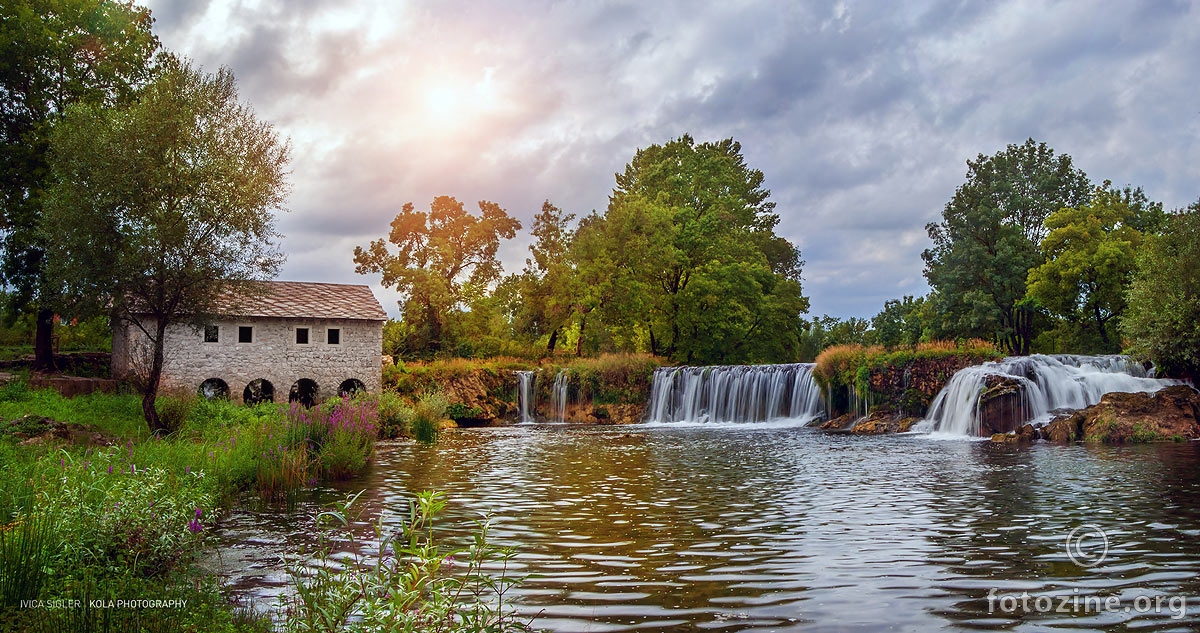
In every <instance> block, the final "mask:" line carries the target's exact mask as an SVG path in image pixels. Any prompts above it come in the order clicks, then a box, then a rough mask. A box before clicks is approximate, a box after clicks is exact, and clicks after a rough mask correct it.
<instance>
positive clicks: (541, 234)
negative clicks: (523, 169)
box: [511, 200, 577, 354]
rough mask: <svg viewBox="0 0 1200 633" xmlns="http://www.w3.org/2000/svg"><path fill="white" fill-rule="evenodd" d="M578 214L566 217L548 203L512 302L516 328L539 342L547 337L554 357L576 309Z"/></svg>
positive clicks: (532, 230) (539, 217) (536, 223)
mask: <svg viewBox="0 0 1200 633" xmlns="http://www.w3.org/2000/svg"><path fill="white" fill-rule="evenodd" d="M574 219H575V214H573V213H566V212H564V211H563V210H562V209H559V208H558V207H556V206H554V205H553V204H551V203H550V201H549V200H547V201H545V202H544V203H542V210H541V211H540V212H538V213H537V215H535V216H534V218H533V226H532V227H531V228H530V233H531V234H532V235H533V237H534V242H533V243H532V244H530V245H529V254H530V255H531V257H530V258H528V259H526V260H525V269H524V270H523V271H522V272H521V274H520V276H518V277H516V278H515V279H513V280H512V281H511V283H513V284H516V287H517V288H516V293H515V297H514V298H515V299H516V301H513V304H514V309H513V312H514V314H513V317H514V321H515V328H516V330H517V331H519V332H523V333H525V334H526V335H529V336H532V337H534V338H536V339H540V338H542V337H545V339H546V353H547V354H552V353H554V348H555V347H556V346H557V345H558V342H559V339H560V338H561V335H562V333H563V329H564V327H565V326H566V325H567V323H568V322H569V320H570V319H571V317H572V316H573V315H574V313H575V306H576V299H575V298H576V294H577V293H576V275H575V265H574V263H573V262H572V260H571V257H570V250H571V241H572V239H573V238H574V233H575V232H574V230H573V229H572V228H571V221H572V220H574Z"/></svg>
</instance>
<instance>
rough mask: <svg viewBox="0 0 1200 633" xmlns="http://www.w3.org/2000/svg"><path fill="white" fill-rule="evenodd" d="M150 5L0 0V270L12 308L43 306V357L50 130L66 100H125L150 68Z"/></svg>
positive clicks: (50, 296)
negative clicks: (0, 224) (0, 235)
mask: <svg viewBox="0 0 1200 633" xmlns="http://www.w3.org/2000/svg"><path fill="white" fill-rule="evenodd" d="M152 22H153V21H152V20H151V18H150V12H149V11H147V10H146V9H144V8H142V7H140V6H136V5H134V4H132V3H131V2H112V1H109V0H36V1H33V0H17V1H13V2H5V3H3V4H0V60H3V63H0V94H3V95H4V97H3V99H0V113H2V115H0V212H2V215H3V217H4V226H5V230H4V235H3V248H2V249H0V252H2V255H3V257H2V260H0V272H2V274H3V277H4V280H5V285H6V287H7V289H11V290H12V292H11V293H9V294H7V296H6V298H7V299H8V300H9V301H8V306H7V307H8V308H9V310H10V313H11V312H17V313H22V312H23V313H33V312H36V313H38V314H39V319H38V329H39V337H38V339H39V345H38V350H37V351H38V355H39V360H41V361H48V360H49V356H50V354H51V347H50V329H51V327H52V320H51V316H52V314H53V313H52V312H51V311H50V310H49V308H50V307H51V306H52V305H53V304H54V303H55V302H56V300H57V298H58V293H59V289H60V286H59V285H58V284H57V283H55V282H53V281H52V280H49V279H47V277H46V269H45V267H46V264H47V261H48V260H49V258H48V257H47V256H46V251H47V249H48V248H50V246H51V245H52V244H53V241H52V238H50V237H48V235H47V233H46V231H45V230H44V229H47V228H49V229H53V228H54V227H53V221H50V220H48V219H47V218H45V217H44V213H43V211H44V205H45V194H46V191H47V189H48V188H49V187H50V186H51V184H52V183H53V180H54V178H55V176H53V175H51V173H50V170H49V169H48V154H49V137H50V134H51V132H52V130H54V129H55V128H56V127H57V124H58V122H59V120H60V118H61V117H62V115H63V114H64V112H66V111H67V110H68V108H69V107H70V106H72V104H85V105H87V106H92V107H110V106H113V105H116V104H120V103H126V102H128V101H129V100H130V99H131V98H132V96H133V92H134V90H135V89H136V88H137V87H138V86H139V85H141V84H142V83H143V82H145V81H146V80H147V79H149V77H150V73H151V67H152V64H151V58H152V56H153V55H154V53H155V51H156V50H157V49H158V47H159V42H158V38H157V37H155V36H154V35H153V34H152V33H151V31H150V27H151V23H152Z"/></svg>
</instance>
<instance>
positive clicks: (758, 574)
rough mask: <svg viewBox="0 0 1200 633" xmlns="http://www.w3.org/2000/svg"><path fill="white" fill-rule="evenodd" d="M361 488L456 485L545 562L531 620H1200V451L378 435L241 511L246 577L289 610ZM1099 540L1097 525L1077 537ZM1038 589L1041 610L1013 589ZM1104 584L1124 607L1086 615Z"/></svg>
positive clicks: (370, 494)
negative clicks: (367, 466)
mask: <svg viewBox="0 0 1200 633" xmlns="http://www.w3.org/2000/svg"><path fill="white" fill-rule="evenodd" d="M359 489H366V493H365V494H364V495H363V497H362V500H363V501H362V503H363V504H364V506H365V507H366V509H367V513H366V514H367V516H374V515H378V514H380V513H382V514H383V515H384V516H385V517H389V518H388V521H389V522H392V523H394V522H396V517H397V516H398V514H399V513H400V512H402V511H405V508H406V507H407V506H406V500H407V499H408V498H410V497H411V495H412V493H413V492H415V491H421V490H442V491H445V492H446V493H447V496H448V498H449V499H450V500H451V509H450V512H449V513H448V516H447V517H446V519H445V521H444V522H443V525H446V526H447V527H448V529H449V530H450V532H451V533H457V534H465V533H466V531H467V530H468V528H469V527H470V525H471V522H472V521H473V520H475V519H477V518H479V516H480V515H481V514H485V513H490V514H491V515H492V523H493V532H492V534H493V536H494V537H495V540H496V541H497V542H498V543H500V544H504V545H513V546H516V547H517V548H518V549H519V551H520V555H519V557H518V559H517V561H518V563H519V564H520V569H519V571H520V572H522V573H527V574H530V577H529V578H528V579H527V580H526V581H525V582H524V583H523V584H522V585H521V586H520V588H519V589H517V590H515V591H514V594H513V595H514V596H515V597H516V599H517V601H518V602H519V604H520V605H521V611H522V612H523V613H527V614H534V613H539V612H540V613H541V615H540V616H539V617H538V619H537V620H536V622H535V624H536V625H537V626H539V627H541V628H543V629H548V630H552V631H598V632H599V631H801V630H814V629H815V630H834V631H837V630H844V631H888V630H914V631H923V630H936V629H943V630H1017V631H1039V630H1046V629H1072V630H1178V631H1192V630H1196V629H1197V627H1198V626H1200V577H1198V573H1200V539H1198V537H1200V444H1197V443H1190V444H1168V445H1155V446H1139V447H1103V446H1052V445H1045V444H1039V445H1034V446H1027V447H1012V446H1002V445H993V444H991V443H988V442H968V441H937V440H933V439H930V438H929V437H927V436H921V435H902V436H890V437H852V436H845V435H826V434H823V433H820V432H817V431H813V430H810V429H806V428H778V427H776V428H766V427H758V428H753V427H750V426H749V425H731V426H725V427H712V426H692V427H678V426H669V425H663V426H650V425H637V426H630V427H616V428H614V427H577V426H565V425H532V426H517V427H508V428H490V429H464V430H457V431H453V432H449V433H446V434H444V435H443V440H442V442H441V443H440V444H438V445H437V446H435V447H421V446H417V445H413V444H393V445H381V446H380V448H379V454H378V460H377V463H376V464H375V466H374V467H373V469H372V470H371V471H370V472H369V473H368V475H366V476H365V477H364V478H362V479H359V480H356V481H354V482H349V483H348V484H347V485H345V486H343V487H342V488H340V489H323V490H321V491H319V492H318V493H317V494H316V495H315V498H314V499H313V500H310V501H308V502H306V503H303V504H301V506H300V507H298V508H297V509H296V510H294V511H292V512H283V511H267V512H252V511H239V512H238V513H235V514H234V516H232V517H230V518H229V519H228V520H226V521H225V522H224V525H223V526H222V528H221V531H220V533H219V536H220V539H221V540H222V542H223V543H224V544H225V545H224V547H222V548H221V551H220V564H221V565H222V568H223V569H224V570H225V571H226V572H227V573H228V574H229V576H230V580H231V582H232V584H233V585H234V587H235V589H236V590H237V591H238V592H239V593H241V594H242V595H244V596H249V597H253V598H255V599H256V600H257V601H258V603H259V604H260V605H261V604H271V603H273V600H274V596H275V595H277V594H278V593H279V591H280V590H281V587H282V585H283V583H284V580H285V579H284V577H283V575H282V574H281V573H280V567H281V565H280V563H279V557H280V556H281V555H283V554H294V553H296V552H298V551H300V549H301V548H302V547H304V546H306V545H309V544H311V538H312V536H311V530H312V520H313V519H312V517H313V514H314V513H315V512H316V511H317V509H318V507H319V504H320V503H321V502H325V501H328V500H330V499H333V498H337V497H339V496H342V495H344V494H345V492H347V491H350V490H354V491H357V490H359ZM1085 524H1090V525H1094V526H1097V527H1099V528H1101V529H1102V530H1104V532H1105V533H1106V534H1107V536H1108V539H1109V544H1110V547H1109V551H1108V553H1107V556H1106V557H1105V558H1104V560H1103V561H1102V562H1100V563H1099V564H1098V565H1095V566H1092V567H1084V566H1081V565H1078V564H1076V563H1074V562H1073V561H1072V560H1071V559H1070V558H1069V557H1068V555H1067V549H1066V539H1067V536H1068V534H1070V533H1071V531H1072V530H1073V529H1075V528H1077V527H1079V526H1081V525H1085ZM360 529H362V532H363V533H364V534H366V533H368V531H367V530H366V529H365V528H364V527H363V526H360ZM1088 531H1089V530H1084V531H1083V532H1080V533H1079V534H1086V533H1088ZM1101 548H1102V543H1101V541H1100V540H1099V537H1095V536H1093V537H1091V538H1088V539H1084V540H1083V541H1082V542H1081V544H1080V546H1079V551H1080V552H1081V553H1083V554H1084V555H1086V556H1091V557H1094V556H1096V555H1098V554H1099V553H1100V551H1101ZM1084 562H1088V561H1086V560H1085V561H1084ZM992 589H995V592H991V593H992V595H993V596H994V598H993V600H992V601H991V603H990V607H991V608H990V611H991V612H989V600H988V595H989V592H990V591H991V590H992ZM1023 592H1027V593H1028V595H1029V601H1028V604H1029V607H1030V612H1029V613H1026V612H1025V611H1024V610H1023V609H1022V608H1021V607H1020V606H1018V605H1016V604H1015V598H1019V597H1020V596H1021V595H1022V593H1023ZM1095 595H1100V596H1116V597H1118V598H1119V599H1120V600H1121V601H1122V602H1121V603H1120V605H1119V606H1118V607H1117V610H1116V612H1105V613H1097V612H1096V611H1097V609H1095V608H1094V605H1093V608H1092V609H1091V612H1085V611H1084V607H1083V605H1084V600H1083V597H1084V596H1095ZM1076 596H1078V602H1077V604H1078V605H1079V606H1078V608H1077V609H1072V608H1071V603H1070V602H1068V604H1067V606H1068V609H1069V610H1073V611H1075V612H1074V613H1054V612H1051V613H1044V614H1043V613H1037V612H1036V608H1037V607H1038V606H1039V605H1038V603H1037V602H1035V601H1036V600H1037V599H1038V598H1041V605H1042V606H1045V605H1046V604H1047V602H1050V601H1051V597H1053V600H1052V604H1053V607H1052V608H1057V607H1059V606H1060V604H1062V600H1061V598H1066V599H1067V600H1069V601H1070V600H1074V599H1075V597H1076ZM1004 598H1008V601H1007V602H1005V601H1003V600H1002V599H1004ZM1156 598H1157V599H1159V600H1160V608H1159V609H1158V613H1155V612H1154V609H1153V601H1154V600H1155V599H1156ZM1169 598H1175V602H1173V603H1172V602H1168V599H1169ZM1182 598H1186V603H1184V604H1181V603H1180V599H1182ZM1147 601H1149V602H1147ZM1004 606H1008V607H1010V610H1011V607H1014V606H1016V607H1017V609H1016V610H1015V611H1014V612H1012V613H1005V612H1003V610H1002V607H1004ZM1126 606H1128V607H1129V608H1130V609H1129V611H1128V612H1125V611H1124V607H1126ZM1172 606H1173V607H1175V608H1174V609H1173V608H1172ZM1143 607H1149V609H1148V612H1144V613H1139V612H1138V611H1139V610H1141V611H1147V609H1146V608H1143ZM1181 613H1183V617H1180V615H1181Z"/></svg>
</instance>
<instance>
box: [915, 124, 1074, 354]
mask: <svg viewBox="0 0 1200 633" xmlns="http://www.w3.org/2000/svg"><path fill="white" fill-rule="evenodd" d="M1090 190H1091V185H1090V184H1089V182H1088V178H1087V175H1086V174H1084V173H1083V172H1082V171H1081V170H1078V169H1076V168H1075V167H1074V165H1073V164H1072V162H1071V157H1070V156H1067V155H1065V154H1064V155H1061V156H1055V154H1054V150H1052V149H1050V148H1049V147H1047V146H1046V144H1045V143H1037V142H1035V141H1034V140H1033V139H1029V140H1027V141H1025V143H1024V144H1021V145H1009V146H1008V147H1007V148H1005V149H1004V150H1003V151H1000V152H997V153H996V154H994V155H992V156H984V155H983V154H980V155H979V156H978V157H977V158H976V159H975V160H973V161H970V160H969V161H967V181H966V182H965V183H964V184H962V185H961V186H959V187H958V189H957V190H955V192H954V197H953V198H951V199H950V202H948V203H946V207H945V208H944V209H943V210H942V221H941V222H939V223H936V224H934V223H931V224H929V225H927V226H926V227H925V228H926V230H927V231H928V233H929V237H930V239H932V240H933V248H930V249H926V250H925V251H924V252H923V253H922V254H921V257H922V259H924V260H925V277H926V278H927V279H928V280H929V285H930V286H932V287H933V289H934V291H935V293H934V295H933V296H934V297H936V299H937V300H938V301H939V306H938V307H939V308H940V312H941V314H942V318H943V320H944V322H943V323H942V324H941V325H942V327H941V328H940V329H942V330H944V331H946V332H948V333H950V334H951V335H954V336H978V337H982V338H990V339H993V340H995V341H997V342H998V343H999V344H1000V345H1001V346H1003V347H1004V348H1005V349H1006V350H1008V352H1009V353H1012V354H1022V355H1024V354H1028V353H1029V351H1030V343H1031V342H1032V340H1033V337H1034V316H1035V310H1034V308H1033V306H1031V305H1029V303H1028V302H1026V301H1025V294H1026V293H1025V280H1026V277H1027V275H1028V273H1029V269H1031V268H1033V267H1035V266H1038V265H1039V264H1040V263H1041V261H1042V255H1041V251H1040V249H1039V245H1040V244H1041V242H1042V240H1043V239H1044V238H1045V237H1046V233H1047V228H1046V224H1045V220H1046V217H1047V216H1049V215H1050V214H1051V213H1053V212H1054V211H1057V210H1058V209H1061V208H1063V207H1076V206H1079V205H1081V204H1083V203H1085V202H1087V200H1088V197H1089V195H1090V193H1091V191H1090Z"/></svg>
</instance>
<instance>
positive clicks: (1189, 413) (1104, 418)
mask: <svg viewBox="0 0 1200 633" xmlns="http://www.w3.org/2000/svg"><path fill="white" fill-rule="evenodd" d="M1037 439H1045V440H1049V441H1051V442H1075V441H1079V440H1083V441H1086V442H1103V443H1107V444H1129V443H1139V442H1170V441H1175V442H1183V441H1188V440H1195V439H1200V392H1197V391H1196V390H1195V389H1193V388H1191V387H1188V386H1185V385H1176V386H1173V387H1167V388H1165V389H1162V390H1161V391H1158V392H1157V393H1153V394H1146V393H1108V394H1104V396H1103V397H1102V398H1101V399H1100V402H1098V403H1096V404H1094V405H1092V406H1090V407H1088V408H1086V409H1080V410H1079V411H1075V412H1073V413H1067V414H1063V415H1061V416H1059V417H1058V418H1056V419H1055V420H1053V421H1051V422H1050V423H1049V424H1046V425H1045V426H1043V427H1040V428H1035V427H1034V426H1032V425H1029V424H1026V425H1024V426H1022V427H1021V428H1019V429H1017V430H1016V431H1015V432H1013V433H1006V434H997V435H993V436H992V441H993V442H1005V443H1006V442H1030V441H1033V440H1037Z"/></svg>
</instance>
